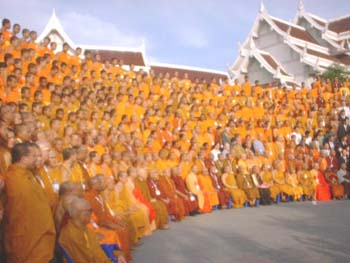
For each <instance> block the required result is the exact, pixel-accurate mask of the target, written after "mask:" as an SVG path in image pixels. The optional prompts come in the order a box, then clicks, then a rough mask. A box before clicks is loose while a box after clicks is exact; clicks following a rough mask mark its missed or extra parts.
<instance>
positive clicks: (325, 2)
mask: <svg viewBox="0 0 350 263" xmlns="http://www.w3.org/2000/svg"><path fill="white" fill-rule="evenodd" d="M298 4H299V0H265V1H264V5H265V7H266V9H267V11H268V13H269V14H271V15H273V16H276V17H279V18H282V19H285V20H287V21H290V20H292V19H293V18H294V17H295V15H296V13H297V9H298ZM259 5H260V1H259V0H245V1H241V0H216V1H215V0H163V1H161V0H158V1H155V0H99V1H95V0H91V1H90V0H77V1H74V0H70V1H69V0H56V1H54V0H45V1H42V0H6V1H5V0H0V18H1V19H2V18H4V17H7V18H9V19H10V20H11V21H12V22H13V23H20V24H21V25H22V26H24V27H27V28H30V29H33V30H36V31H37V32H38V33H39V34H40V33H41V31H42V30H43V29H44V27H45V25H46V23H47V22H48V20H49V18H50V16H51V14H52V10H53V8H55V9H56V14H57V16H58V18H59V19H60V21H61V23H62V25H63V27H64V29H65V31H66V33H67V34H68V35H69V36H70V38H71V39H72V40H73V41H74V43H75V44H89V45H105V46H113V45H116V46H130V47H138V46H140V45H141V43H142V41H143V40H144V41H145V43H146V56H147V58H148V59H149V60H150V61H154V62H164V63H170V64H180V65H189V66H197V67H205V68H212V69H217V70H225V71H226V70H227V67H228V65H229V64H232V63H233V62H234V60H235V58H236V55H237V43H238V42H243V41H244V40H245V38H246V37H247V35H248V33H249V31H250V29H251V27H252V25H253V23H254V20H255V18H256V16H257V14H258V10H259ZM304 5H305V9H306V10H307V11H309V12H312V13H314V14H316V15H319V16H321V17H324V18H333V17H338V16H343V15H347V14H348V15H350V0H304Z"/></svg>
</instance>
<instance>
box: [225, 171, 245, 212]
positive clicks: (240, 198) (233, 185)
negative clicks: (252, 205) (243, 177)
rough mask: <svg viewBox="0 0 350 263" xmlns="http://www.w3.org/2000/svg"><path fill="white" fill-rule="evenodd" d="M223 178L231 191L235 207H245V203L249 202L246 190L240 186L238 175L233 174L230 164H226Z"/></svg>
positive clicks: (226, 187) (227, 188)
mask: <svg viewBox="0 0 350 263" xmlns="http://www.w3.org/2000/svg"><path fill="white" fill-rule="evenodd" d="M221 180H222V183H223V184H224V187H225V189H226V190H227V191H230V193H231V197H232V202H233V207H234V208H241V207H243V206H244V203H245V202H247V201H248V199H247V196H246V194H245V193H244V191H243V190H241V189H239V188H238V186H237V181H236V177H235V175H234V174H233V172H232V170H231V167H230V166H228V165H226V166H224V173H223V174H222V176H221Z"/></svg>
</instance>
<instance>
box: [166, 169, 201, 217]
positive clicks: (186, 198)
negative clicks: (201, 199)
mask: <svg viewBox="0 0 350 263" xmlns="http://www.w3.org/2000/svg"><path fill="white" fill-rule="evenodd" d="M180 169H181V168H180V166H175V167H173V168H172V169H171V179H172V180H173V182H174V184H175V188H176V194H177V197H178V198H181V199H182V201H183V203H184V207H185V215H186V216H188V215H195V214H196V213H197V212H198V201H197V199H196V197H195V195H193V194H191V193H190V192H189V191H188V190H187V187H186V184H185V181H184V179H182V177H181V172H180Z"/></svg>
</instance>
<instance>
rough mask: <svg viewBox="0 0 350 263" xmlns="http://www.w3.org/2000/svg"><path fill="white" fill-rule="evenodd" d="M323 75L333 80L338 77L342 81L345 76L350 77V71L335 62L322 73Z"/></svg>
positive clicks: (325, 78) (324, 77)
mask: <svg viewBox="0 0 350 263" xmlns="http://www.w3.org/2000/svg"><path fill="white" fill-rule="evenodd" d="M321 77H322V78H323V79H324V80H327V79H330V80H331V81H332V82H333V81H334V79H335V78H338V79H339V81H340V82H343V81H344V80H345V78H347V77H350V71H349V69H348V68H346V67H344V66H341V65H339V64H333V65H331V66H329V67H328V68H327V69H326V70H325V71H324V72H323V73H322V75H321Z"/></svg>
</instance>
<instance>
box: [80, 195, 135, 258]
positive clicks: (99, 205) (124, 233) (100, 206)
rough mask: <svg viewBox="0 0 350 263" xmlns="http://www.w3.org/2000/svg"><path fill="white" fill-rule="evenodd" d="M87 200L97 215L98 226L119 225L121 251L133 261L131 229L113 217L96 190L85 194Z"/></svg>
mask: <svg viewBox="0 0 350 263" xmlns="http://www.w3.org/2000/svg"><path fill="white" fill-rule="evenodd" d="M85 199H86V200H87V201H89V203H90V205H91V207H92V210H93V212H94V214H95V215H96V219H97V220H96V221H97V224H98V225H100V226H103V224H104V223H107V222H110V223H114V224H117V225H119V226H120V227H118V229H117V230H116V232H117V234H118V236H119V240H120V243H121V244H120V245H121V249H122V251H123V252H124V254H125V258H126V259H128V260H130V259H131V253H130V250H131V236H130V232H129V228H128V227H127V226H124V224H123V222H120V221H119V220H117V219H116V218H115V217H113V216H112V215H111V214H110V212H109V209H108V207H107V206H106V204H105V203H104V202H103V199H102V197H101V196H100V195H99V194H98V193H97V192H96V191H95V190H89V191H87V192H86V193H85Z"/></svg>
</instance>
